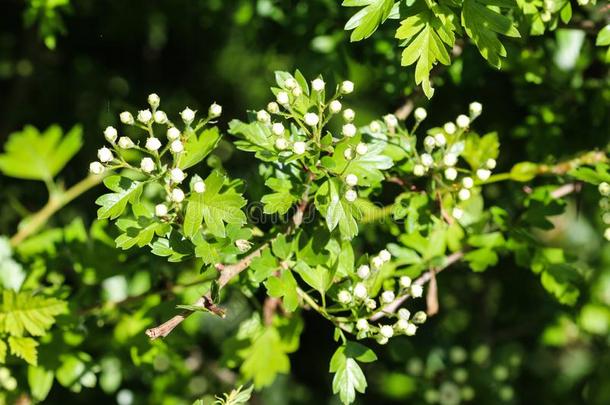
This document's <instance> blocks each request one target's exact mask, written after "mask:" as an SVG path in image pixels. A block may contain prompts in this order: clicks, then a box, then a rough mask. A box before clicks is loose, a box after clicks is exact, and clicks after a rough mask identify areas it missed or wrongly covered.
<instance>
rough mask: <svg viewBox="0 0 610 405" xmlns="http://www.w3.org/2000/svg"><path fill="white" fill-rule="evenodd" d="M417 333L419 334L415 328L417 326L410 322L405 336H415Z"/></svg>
mask: <svg viewBox="0 0 610 405" xmlns="http://www.w3.org/2000/svg"><path fill="white" fill-rule="evenodd" d="M416 332H417V326H415V324H413V323H411V322H409V325H407V328H406V329H405V335H407V336H414V335H415V333H416Z"/></svg>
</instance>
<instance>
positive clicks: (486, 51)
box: [462, 0, 521, 69]
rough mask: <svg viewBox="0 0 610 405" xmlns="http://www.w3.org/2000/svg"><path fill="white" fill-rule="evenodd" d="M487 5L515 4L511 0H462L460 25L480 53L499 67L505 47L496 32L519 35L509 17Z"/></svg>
mask: <svg viewBox="0 0 610 405" xmlns="http://www.w3.org/2000/svg"><path fill="white" fill-rule="evenodd" d="M488 6H496V7H502V8H510V9H512V8H514V7H515V6H516V4H515V3H514V2H513V1H512V0H502V1H498V0H464V3H463V6H462V25H463V26H464V29H465V31H466V34H468V36H469V37H470V38H471V39H472V40H473V42H474V43H475V44H476V45H477V47H478V48H479V52H480V53H481V55H482V56H483V57H484V58H485V59H487V61H488V62H489V63H491V64H492V65H493V66H494V67H496V68H498V69H499V68H500V66H501V58H502V57H505V56H506V49H505V48H504V45H502V43H501V42H500V40H499V39H498V34H502V35H506V36H508V37H516V38H519V37H520V36H521V35H520V34H519V31H517V28H515V26H514V25H513V22H512V21H511V19H510V18H508V17H506V16H504V15H502V14H500V13H499V12H497V11H495V10H494V9H491V8H489V7H488Z"/></svg>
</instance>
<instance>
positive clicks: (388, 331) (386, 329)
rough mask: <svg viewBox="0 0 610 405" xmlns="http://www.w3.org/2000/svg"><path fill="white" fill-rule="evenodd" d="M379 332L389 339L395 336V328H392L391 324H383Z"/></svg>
mask: <svg viewBox="0 0 610 405" xmlns="http://www.w3.org/2000/svg"><path fill="white" fill-rule="evenodd" d="M379 333H380V334H381V336H383V337H385V338H388V339H389V338H391V337H392V336H394V328H392V327H391V326H390V325H383V326H381V328H379Z"/></svg>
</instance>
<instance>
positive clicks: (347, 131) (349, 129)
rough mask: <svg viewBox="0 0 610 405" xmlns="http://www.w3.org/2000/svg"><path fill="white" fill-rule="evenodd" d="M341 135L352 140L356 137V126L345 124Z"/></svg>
mask: <svg viewBox="0 0 610 405" xmlns="http://www.w3.org/2000/svg"><path fill="white" fill-rule="evenodd" d="M341 133H342V134H343V135H344V136H346V137H348V138H351V137H353V136H354V135H356V126H355V125H354V124H351V123H350V124H345V125H343V129H342V130H341Z"/></svg>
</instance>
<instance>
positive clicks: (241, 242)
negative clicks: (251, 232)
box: [235, 239, 252, 253]
mask: <svg viewBox="0 0 610 405" xmlns="http://www.w3.org/2000/svg"><path fill="white" fill-rule="evenodd" d="M235 246H236V247H237V249H239V251H240V252H242V253H243V252H247V251H248V250H250V248H251V247H252V243H251V242H249V241H247V240H246V239H237V240H236V241H235Z"/></svg>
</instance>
